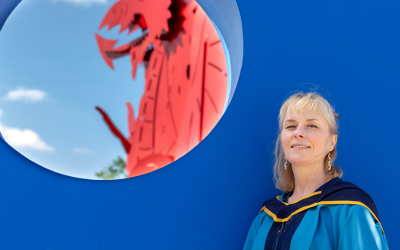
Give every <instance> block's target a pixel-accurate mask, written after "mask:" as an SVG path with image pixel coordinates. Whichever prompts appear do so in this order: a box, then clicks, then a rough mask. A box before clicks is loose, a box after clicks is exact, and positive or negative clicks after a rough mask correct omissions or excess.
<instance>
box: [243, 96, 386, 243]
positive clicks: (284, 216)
mask: <svg viewBox="0 0 400 250" xmlns="http://www.w3.org/2000/svg"><path fill="white" fill-rule="evenodd" d="M338 118H339V115H337V114H336V113H335V112H334V110H333V108H332V107H331V105H330V104H329V103H328V102H327V101H326V100H325V99H324V98H322V97H321V96H320V95H318V94H316V93H306V94H303V93H297V94H294V95H292V96H290V97H289V98H288V99H287V100H286V101H285V102H284V104H283V105H282V107H281V110H280V113H279V128H280V129H279V135H278V139H277V142H276V147H275V164H274V178H275V180H276V187H277V188H278V189H280V190H282V191H283V192H284V193H282V194H281V195H278V196H277V197H275V198H273V199H271V200H269V201H266V202H265V203H264V204H263V207H262V209H261V211H260V213H259V214H258V216H257V217H256V218H255V220H254V221H253V223H252V225H251V227H250V230H249V233H248V236H247V239H246V243H245V246H244V250H289V249H290V250H292V249H296V250H302V249H307V250H308V249H310V250H317V249H323V250H325V249H340V250H347V249H349V250H350V249H352V250H354V249H373V250H375V249H376V250H377V249H379V250H383V249H388V246H387V242H386V237H385V235H384V232H383V228H382V226H381V224H380V221H379V217H378V212H377V210H376V207H375V205H374V203H373V201H372V199H371V198H370V197H369V195H368V194H367V193H365V192H364V191H362V190H361V189H360V188H358V187H357V186H355V185H354V184H351V183H350V182H344V181H342V180H341V179H340V177H341V176H342V175H343V172H342V170H341V169H340V167H339V166H336V165H333V162H334V160H335V158H336V142H337V136H338V132H337V129H338V125H337V121H336V120H337V119H338Z"/></svg>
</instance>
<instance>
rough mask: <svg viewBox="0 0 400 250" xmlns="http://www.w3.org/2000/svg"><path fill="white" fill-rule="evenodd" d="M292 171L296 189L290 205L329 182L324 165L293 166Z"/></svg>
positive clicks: (290, 199)
mask: <svg viewBox="0 0 400 250" xmlns="http://www.w3.org/2000/svg"><path fill="white" fill-rule="evenodd" d="M292 169H293V175H294V181H295V188H294V191H293V194H292V196H290V197H289V203H291V202H293V201H296V200H298V199H301V198H303V197H305V196H307V195H309V194H312V193H313V192H314V191H315V190H316V189H318V188H319V187H320V186H322V185H323V184H324V183H326V182H327V181H329V177H328V176H327V175H326V174H325V172H324V168H323V163H321V164H318V165H311V166H301V167H300V166H299V167H296V166H293V168H292Z"/></svg>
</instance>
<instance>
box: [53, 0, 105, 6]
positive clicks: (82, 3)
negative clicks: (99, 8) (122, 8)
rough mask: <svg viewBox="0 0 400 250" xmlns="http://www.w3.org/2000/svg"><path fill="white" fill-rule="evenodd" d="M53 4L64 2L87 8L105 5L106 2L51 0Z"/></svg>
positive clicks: (95, 0)
mask: <svg viewBox="0 0 400 250" xmlns="http://www.w3.org/2000/svg"><path fill="white" fill-rule="evenodd" d="M53 2H65V3H71V4H75V5H83V6H87V7H88V6H90V5H92V4H106V3H107V2H108V0H53Z"/></svg>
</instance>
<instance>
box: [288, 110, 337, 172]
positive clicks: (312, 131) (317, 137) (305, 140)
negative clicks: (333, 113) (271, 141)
mask: <svg viewBox="0 0 400 250" xmlns="http://www.w3.org/2000/svg"><path fill="white" fill-rule="evenodd" d="M281 139H282V145H283V151H284V153H285V156H286V159H287V160H288V161H289V162H290V163H292V165H293V166H294V167H296V166H303V165H308V166H309V165H310V164H312V165H314V164H316V163H317V164H321V163H322V164H323V161H324V159H325V156H326V155H327V154H328V153H329V152H330V151H332V150H333V149H334V147H335V144H336V141H337V135H330V133H329V127H328V123H327V121H326V120H325V119H324V118H323V117H321V116H319V115H316V114H312V113H310V112H309V111H308V110H306V111H305V112H302V113H298V112H296V111H292V112H287V114H286V117H285V119H284V123H283V129H282V134H281Z"/></svg>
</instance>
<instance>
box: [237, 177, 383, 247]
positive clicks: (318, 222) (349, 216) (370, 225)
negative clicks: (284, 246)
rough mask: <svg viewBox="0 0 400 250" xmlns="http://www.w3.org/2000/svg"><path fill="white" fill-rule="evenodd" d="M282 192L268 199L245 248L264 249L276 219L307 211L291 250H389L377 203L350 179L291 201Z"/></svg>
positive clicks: (285, 219)
mask: <svg viewBox="0 0 400 250" xmlns="http://www.w3.org/2000/svg"><path fill="white" fill-rule="evenodd" d="M281 198H282V195H279V196H277V197H276V198H273V199H271V200H269V201H266V202H264V204H263V207H262V209H261V211H260V213H259V214H258V216H257V217H256V218H255V219H254V221H253V223H252V225H251V227H250V230H249V233H248V235H247V239H246V243H245V246H244V250H264V248H265V241H266V239H267V236H268V233H269V230H270V228H271V226H272V224H273V222H274V221H276V222H285V221H287V220H289V219H290V217H291V216H292V215H294V214H296V213H299V212H301V211H304V210H307V212H306V214H305V216H304V218H303V220H302V221H301V223H300V225H299V227H298V228H297V230H296V232H295V233H294V235H293V238H292V240H291V243H290V250H306V249H307V250H329V249H332V250H336V249H337V250H358V249H359V250H361V249H363V250H367V249H368V250H387V249H388V245H387V241H386V237H385V235H384V231H383V227H382V225H381V223H380V220H379V216H378V212H377V210H376V207H375V204H374V203H373V201H372V199H371V198H370V197H369V195H368V194H367V193H366V192H364V191H363V190H361V189H360V188H359V187H357V186H355V185H354V184H352V183H350V182H339V183H336V184H334V185H332V186H330V187H326V188H324V189H323V190H322V191H318V192H314V193H312V194H310V195H308V196H306V197H304V198H302V199H300V200H297V201H295V202H292V203H290V204H288V203H284V202H282V201H281Z"/></svg>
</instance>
